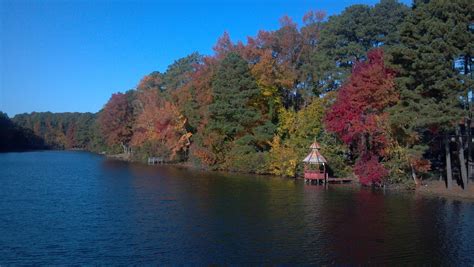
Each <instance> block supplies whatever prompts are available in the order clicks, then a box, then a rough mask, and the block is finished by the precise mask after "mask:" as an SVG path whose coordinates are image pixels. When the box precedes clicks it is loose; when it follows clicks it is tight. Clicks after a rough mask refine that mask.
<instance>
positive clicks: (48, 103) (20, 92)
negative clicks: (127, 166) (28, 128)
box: [0, 0, 411, 116]
mask: <svg viewBox="0 0 474 267" xmlns="http://www.w3.org/2000/svg"><path fill="white" fill-rule="evenodd" d="M376 2H378V1H372V0H355V1H350V0H345V1H342V0H341V1H333V0H313V1H305V0H287V1H283V0H266V1H250V0H242V1H171V0H170V1H117V0H116V1H104V0H98V1H91V0H88V1H87V0H81V1H66V0H62V1H57V0H56V1H49V0H45V1H38V0H15V1H10V0H0V110H1V111H3V112H6V113H7V114H8V115H9V116H14V115H15V114H19V113H24V112H32V111H52V112H66V111H71V112H74V111H78V112H97V111H98V110H100V109H101V108H102V107H103V105H104V104H105V103H106V102H107V100H108V99H109V97H110V95H111V94H112V93H114V92H118V91H126V90H128V89H131V88H134V87H135V86H136V84H137V83H138V82H139V80H140V79H141V77H143V76H144V75H146V74H148V73H150V72H152V71H155V70H158V71H164V70H165V69H166V67H167V66H168V65H169V64H171V63H172V62H173V61H174V60H176V59H178V58H181V57H184V56H186V55H188V54H190V53H192V52H194V51H198V52H200V53H202V54H211V53H212V47H213V45H214V44H215V42H216V40H217V38H218V37H219V36H220V35H222V33H223V32H224V31H228V32H229V34H230V36H231V38H232V40H233V41H236V40H246V37H247V36H254V35H255V34H256V33H257V31H258V30H259V29H265V30H274V29H277V28H278V19H279V18H280V17H282V16H283V15H288V16H290V17H292V18H293V19H294V20H295V21H296V22H298V23H300V22H301V18H302V17H303V15H304V13H305V12H306V11H308V10H324V11H326V12H327V13H328V14H329V15H331V14H337V13H340V12H341V11H342V10H343V9H344V8H345V7H347V6H349V5H351V4H355V3H364V4H370V5H373V4H375V3H376ZM402 2H404V3H406V4H410V3H411V1H410V0H403V1H402Z"/></svg>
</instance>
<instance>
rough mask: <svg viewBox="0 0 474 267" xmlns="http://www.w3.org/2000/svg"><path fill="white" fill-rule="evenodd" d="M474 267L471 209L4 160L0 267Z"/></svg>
mask: <svg viewBox="0 0 474 267" xmlns="http://www.w3.org/2000/svg"><path fill="white" fill-rule="evenodd" d="M86 263H88V264H100V265H118V264H121V265H129V264H171V263H172V264H184V263H194V264H206V265H207V264H212V263H217V264H226V263H240V264H285V263H294V264H305V263H313V264H318V265H321V264H348V263H374V264H403V265H406V264H417V265H418V264H426V265H448V266H453V265H462V266H472V265H473V264H474V203H472V202H463V201H457V200H445V199H442V198H429V197H421V196H415V195H413V194H401V193H383V192H371V191H370V190H359V189H357V188H355V187H351V186H340V185H332V186H329V187H328V188H324V187H323V186H309V185H305V184H303V183H302V181H295V180H292V179H283V178H273V177H261V176H251V175H238V174H221V173H215V172H198V171H190V170H184V169H179V168H176V167H170V166H161V167H153V166H146V165H140V164H129V163H125V162H117V161H110V160H106V159H105V158H104V157H102V156H99V155H95V154H91V153H86V152H64V151H63V152H60V151H51V152H28V153H6V154H0V265H2V266H3V265H11V264H29V265H44V264H53V265H54V264H68V265H69V264H86Z"/></svg>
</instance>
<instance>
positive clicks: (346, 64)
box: [312, 0, 409, 92]
mask: <svg viewBox="0 0 474 267" xmlns="http://www.w3.org/2000/svg"><path fill="white" fill-rule="evenodd" d="M408 13H409V8H408V7H407V6H406V5H404V4H401V3H399V2H398V1H397V0H382V1H380V3H378V4H376V5H375V6H374V7H371V6H368V5H352V6H350V7H348V8H346V9H345V10H344V12H342V13H341V14H340V15H334V16H331V17H329V20H328V21H327V23H326V24H325V25H324V27H323V30H322V31H321V40H320V43H319V49H318V50H317V51H316V52H315V53H313V55H312V62H313V65H314V66H317V67H316V68H317V74H318V78H319V86H318V90H319V91H322V92H324V91H330V90H335V89H337V88H339V87H340V86H341V85H342V83H343V81H344V80H345V79H346V77H347V76H348V74H349V73H350V72H351V70H352V67H353V66H354V64H355V63H356V62H357V61H361V60H362V61H363V60H365V59H366V58H367V56H366V55H367V51H369V50H370V49H372V48H375V47H380V46H387V45H393V44H396V43H397V42H398V35H397V31H398V28H399V26H400V24H401V23H402V22H403V19H404V18H405V17H406V16H407V15H408Z"/></svg>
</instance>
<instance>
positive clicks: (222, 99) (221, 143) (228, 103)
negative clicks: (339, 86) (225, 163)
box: [208, 52, 261, 161]
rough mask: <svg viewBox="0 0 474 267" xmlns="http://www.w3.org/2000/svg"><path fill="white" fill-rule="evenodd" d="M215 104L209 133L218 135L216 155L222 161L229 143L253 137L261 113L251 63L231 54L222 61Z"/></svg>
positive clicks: (215, 85)
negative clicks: (253, 130)
mask: <svg viewBox="0 0 474 267" xmlns="http://www.w3.org/2000/svg"><path fill="white" fill-rule="evenodd" d="M212 90H213V102H212V104H211V105H210V106H209V114H210V117H209V124H208V130H209V132H210V133H212V134H213V135H216V137H217V138H216V139H215V143H214V144H213V146H212V147H213V149H212V150H213V152H214V153H215V154H216V155H217V158H218V159H219V161H222V160H223V159H224V156H225V154H226V152H228V151H229V144H231V143H232V142H233V141H235V140H236V139H238V138H241V137H243V136H245V135H247V134H251V132H252V129H253V128H254V127H255V126H257V125H258V121H259V119H260V118H261V114H260V113H259V111H258V110H257V109H256V108H255V106H254V103H253V100H254V99H255V98H256V97H258V95H259V93H260V92H259V89H258V87H257V83H256V81H255V79H254V78H253V77H252V75H251V73H250V70H249V68H248V66H247V62H246V61H245V60H243V58H242V57H240V56H239V55H238V54H237V53H235V52H231V53H229V54H227V56H226V57H225V58H224V59H223V60H222V62H221V63H220V66H219V68H218V70H217V72H216V74H215V76H214V78H213V80H212Z"/></svg>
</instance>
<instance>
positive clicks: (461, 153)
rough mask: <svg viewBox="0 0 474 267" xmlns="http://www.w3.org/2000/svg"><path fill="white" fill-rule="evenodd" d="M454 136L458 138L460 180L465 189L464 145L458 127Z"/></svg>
mask: <svg viewBox="0 0 474 267" xmlns="http://www.w3.org/2000/svg"><path fill="white" fill-rule="evenodd" d="M456 135H457V137H458V142H459V144H458V154H459V164H460V166H459V167H460V168H461V178H462V187H463V188H464V189H466V186H467V168H466V160H465V159H464V144H463V140H462V136H461V130H460V129H459V126H457V127H456Z"/></svg>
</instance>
